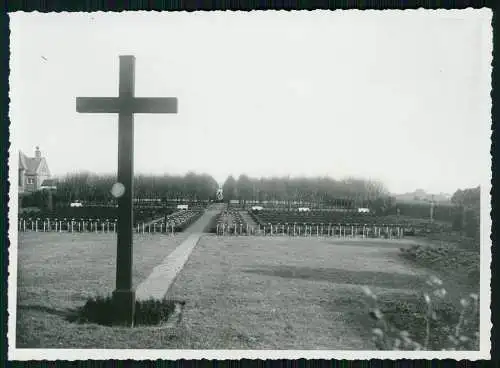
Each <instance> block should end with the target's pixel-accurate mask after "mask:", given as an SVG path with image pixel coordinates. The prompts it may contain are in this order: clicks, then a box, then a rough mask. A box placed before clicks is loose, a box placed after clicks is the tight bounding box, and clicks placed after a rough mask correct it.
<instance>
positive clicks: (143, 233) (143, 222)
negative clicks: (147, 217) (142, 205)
mask: <svg viewBox="0 0 500 368" xmlns="http://www.w3.org/2000/svg"><path fill="white" fill-rule="evenodd" d="M142 233H143V234H144V222H143V223H142Z"/></svg>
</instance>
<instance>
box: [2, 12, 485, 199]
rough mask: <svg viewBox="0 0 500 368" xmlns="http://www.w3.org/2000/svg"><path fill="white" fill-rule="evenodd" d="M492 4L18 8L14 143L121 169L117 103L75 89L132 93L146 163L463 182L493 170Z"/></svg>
mask: <svg viewBox="0 0 500 368" xmlns="http://www.w3.org/2000/svg"><path fill="white" fill-rule="evenodd" d="M490 22H491V15H490V12H489V11H487V10H481V11H478V10H476V11H474V10H472V11H471V10H469V11H468V12H460V11H453V12H446V11H439V12H435V11H404V12H401V11H394V12H375V11H369V12H366V11H364V12H361V11H350V12H274V11H270V12H251V13H245V12H228V13H224V12H215V13H208V12H200V13H161V14H159V13H150V14H149V13H145V12H140V13H114V14H113V13H109V14H107V13H102V12H101V13H94V14H90V13H81V14H75V13H59V14H57V13H53V14H34V13H25V14H23V13H16V14H11V84H10V89H11V105H10V117H11V124H12V125H11V132H12V136H11V139H12V142H13V147H14V149H21V150H22V151H24V152H25V153H26V154H28V155H30V156H32V155H33V151H34V147H35V146H36V145H39V146H40V149H41V150H42V153H43V155H44V156H45V157H47V159H48V163H49V167H50V169H51V171H52V173H53V174H56V175H59V174H65V173H67V172H74V171H77V170H89V171H94V172H106V173H115V172H116V168H117V142H118V129H117V128H118V117H117V115H113V114H108V115H104V114H103V115H101V114H99V115H96V114H78V113H76V110H75V97H76V96H92V97H94V96H98V97H101V96H104V97H114V96H117V94H118V68H119V62H118V60H119V59H118V56H119V55H125V54H133V55H135V56H136V96H138V97H149V96H152V97H177V98H178V100H179V113H178V114H176V115H174V114H168V115H142V114H141V115H136V117H135V170H136V173H185V172H186V171H190V170H193V171H197V172H206V173H209V174H211V175H213V176H214V177H215V178H216V179H217V180H219V181H223V180H224V179H225V177H226V176H227V175H229V174H233V175H235V176H238V175H239V174H240V173H246V174H248V175H250V176H273V175H291V176H296V175H307V176H311V175H329V176H332V177H335V178H341V177H345V176H350V175H353V176H361V177H371V178H377V179H380V180H382V181H383V182H384V183H385V184H386V185H387V186H388V187H389V189H390V190H391V191H392V192H396V193H400V192H406V191H413V190H414V189H416V188H423V189H424V190H427V191H431V192H450V193H452V192H454V191H455V190H456V189H457V188H463V187H471V186H476V185H478V184H481V183H484V182H485V181H487V180H489V176H490V171H489V168H490V155H489V149H490V108H491V105H490V104H491V102H490V96H489V93H490V84H491V83H490V63H491V31H490Z"/></svg>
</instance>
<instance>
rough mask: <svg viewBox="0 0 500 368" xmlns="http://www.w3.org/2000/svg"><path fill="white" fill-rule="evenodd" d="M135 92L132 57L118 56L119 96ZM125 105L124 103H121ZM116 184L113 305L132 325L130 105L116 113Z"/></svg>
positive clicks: (129, 97) (128, 97) (122, 319)
mask: <svg viewBox="0 0 500 368" xmlns="http://www.w3.org/2000/svg"><path fill="white" fill-rule="evenodd" d="M134 89H135V58H134V57H127V56H120V80H119V96H120V98H122V97H123V98H124V99H123V100H122V101H123V102H125V101H126V100H128V101H131V100H132V99H133V98H134ZM124 105H125V103H124ZM118 182H119V183H121V184H122V185H123V186H124V187H125V191H124V193H123V195H122V196H121V197H119V198H118V234H117V238H118V246H117V251H116V290H115V291H114V292H113V303H114V304H115V306H116V307H115V310H116V311H117V312H118V313H117V315H116V318H117V323H118V324H120V323H122V322H123V323H126V324H127V325H130V326H132V325H133V322H134V321H133V319H134V314H135V291H134V290H133V289H132V266H133V235H132V231H133V229H132V227H133V198H134V114H133V112H132V109H131V106H121V111H120V112H119V114H118Z"/></svg>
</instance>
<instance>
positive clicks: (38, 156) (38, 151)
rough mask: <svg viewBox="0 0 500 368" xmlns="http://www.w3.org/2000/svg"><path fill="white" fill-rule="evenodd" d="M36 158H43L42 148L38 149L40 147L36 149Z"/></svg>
mask: <svg viewBox="0 0 500 368" xmlns="http://www.w3.org/2000/svg"><path fill="white" fill-rule="evenodd" d="M35 157H36V158H41V157H42V152H40V147H38V146H36V149H35Z"/></svg>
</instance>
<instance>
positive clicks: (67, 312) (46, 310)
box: [17, 304, 74, 318]
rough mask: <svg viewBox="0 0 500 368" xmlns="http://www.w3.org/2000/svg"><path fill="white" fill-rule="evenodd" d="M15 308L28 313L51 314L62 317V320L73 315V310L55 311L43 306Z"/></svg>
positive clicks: (19, 306)
mask: <svg viewBox="0 0 500 368" xmlns="http://www.w3.org/2000/svg"><path fill="white" fill-rule="evenodd" d="M17 308H18V309H19V310H28V311H35V312H42V313H47V314H52V315H55V316H59V317H63V318H68V317H69V316H71V314H72V313H74V310H72V309H55V308H51V307H47V306H44V305H36V304H35V305H18V306H17Z"/></svg>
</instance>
